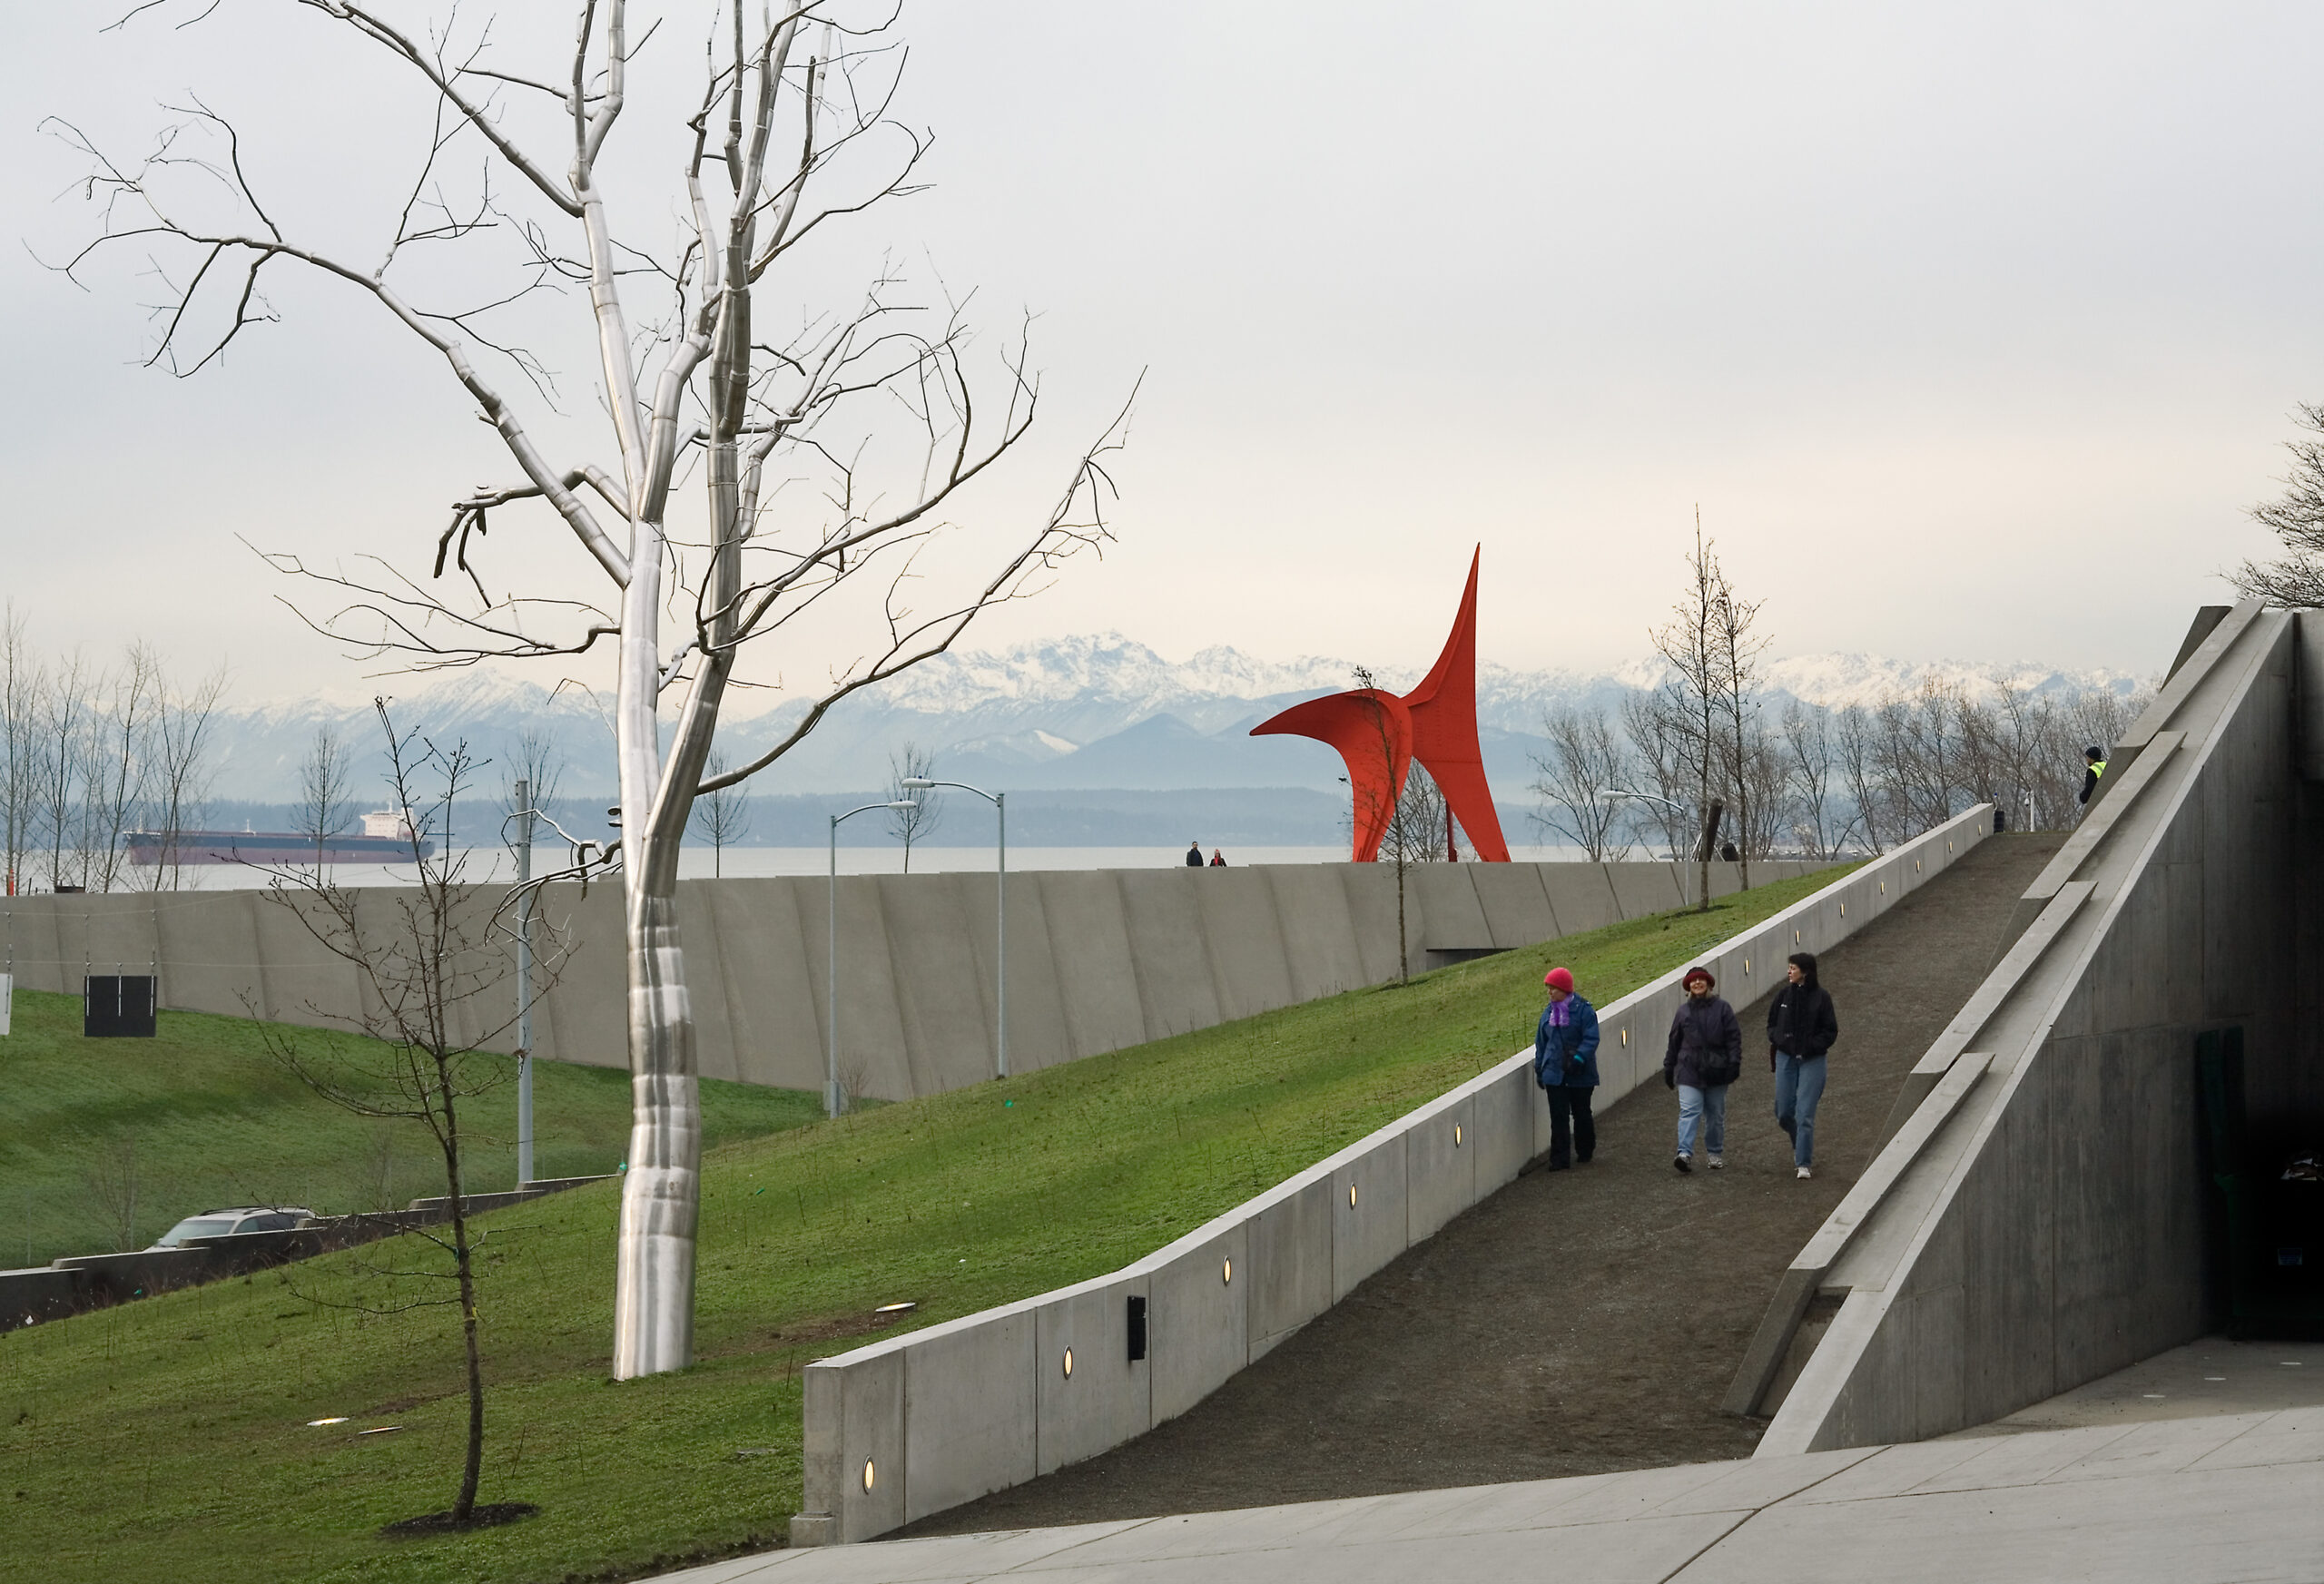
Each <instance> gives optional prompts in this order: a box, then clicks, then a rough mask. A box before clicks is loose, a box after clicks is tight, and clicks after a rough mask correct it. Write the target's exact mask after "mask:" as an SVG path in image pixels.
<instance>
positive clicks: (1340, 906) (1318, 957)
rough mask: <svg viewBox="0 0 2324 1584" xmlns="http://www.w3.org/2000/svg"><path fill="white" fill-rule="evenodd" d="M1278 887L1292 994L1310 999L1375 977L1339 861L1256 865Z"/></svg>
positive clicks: (1278, 916) (1278, 908) (1277, 910)
mask: <svg viewBox="0 0 2324 1584" xmlns="http://www.w3.org/2000/svg"><path fill="white" fill-rule="evenodd" d="M1257 872H1258V873H1260V874H1264V875H1265V876H1266V880H1267V884H1268V886H1269V887H1270V888H1271V889H1272V890H1273V891H1274V893H1275V898H1274V900H1275V918H1276V919H1277V920H1280V921H1281V922H1282V925H1283V952H1284V964H1285V969H1287V970H1288V971H1289V973H1290V975H1291V993H1292V996H1293V999H1295V1000H1300V1001H1312V1000H1315V999H1318V998H1320V997H1323V996H1334V995H1337V994H1339V993H1340V992H1341V991H1343V990H1352V989H1357V988H1358V987H1360V986H1362V985H1364V984H1367V983H1369V982H1371V981H1370V980H1369V979H1366V978H1365V977H1364V954H1363V952H1362V951H1361V950H1360V949H1358V948H1357V945H1356V940H1355V916H1354V914H1353V913H1351V912H1350V911H1349V910H1348V900H1347V898H1348V892H1347V887H1346V886H1345V885H1344V884H1343V883H1342V881H1341V878H1340V869H1339V866H1338V865H1335V864H1321V863H1299V864H1292V863H1273V864H1268V865H1266V866H1265V867H1264V868H1262V869H1260V870H1258V871H1257Z"/></svg>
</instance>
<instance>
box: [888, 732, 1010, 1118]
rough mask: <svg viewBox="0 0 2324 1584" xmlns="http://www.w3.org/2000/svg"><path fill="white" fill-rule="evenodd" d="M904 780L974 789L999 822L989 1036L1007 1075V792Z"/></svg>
mask: <svg viewBox="0 0 2324 1584" xmlns="http://www.w3.org/2000/svg"><path fill="white" fill-rule="evenodd" d="M903 784H904V785H906V786H908V787H910V788H911V789H912V790H913V791H914V792H926V791H927V790H928V789H929V788H931V787H938V786H950V787H958V788H959V789H960V791H962V792H974V793H976V794H977V796H979V797H980V798H982V799H984V800H985V802H989V803H990V804H991V805H992V810H993V813H994V815H995V816H996V817H997V818H998V819H999V821H1000V857H999V859H998V860H997V861H996V863H995V867H994V869H993V872H992V880H993V895H994V896H995V897H997V898H998V899H999V901H998V903H997V906H998V907H999V910H1000V945H999V946H998V947H997V948H996V949H995V950H994V954H993V955H994V959H995V969H996V977H997V978H998V979H999V980H1000V985H999V988H998V990H997V992H996V993H995V995H994V998H993V1001H994V1005H995V1007H996V1008H997V1013H998V1016H997V1019H996V1026H995V1028H994V1030H993V1037H992V1051H993V1058H994V1066H995V1068H996V1069H997V1076H998V1077H1004V1078H1005V1077H1008V1076H1009V794H1008V793H1007V792H987V791H985V790H984V788H982V787H980V786H970V784H969V783H968V782H965V781H931V780H930V779H929V778H928V777H927V776H924V775H908V776H906V777H904V781H903Z"/></svg>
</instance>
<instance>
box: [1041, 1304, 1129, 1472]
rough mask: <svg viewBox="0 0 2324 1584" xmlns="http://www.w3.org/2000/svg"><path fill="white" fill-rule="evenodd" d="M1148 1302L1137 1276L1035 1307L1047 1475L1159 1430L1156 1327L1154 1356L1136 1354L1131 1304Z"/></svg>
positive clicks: (1042, 1429) (1043, 1452)
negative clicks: (1131, 1342)
mask: <svg viewBox="0 0 2324 1584" xmlns="http://www.w3.org/2000/svg"><path fill="white" fill-rule="evenodd" d="M1148 1296H1149V1283H1148V1279H1147V1276H1146V1274H1144V1273H1142V1272H1137V1271H1132V1272H1128V1273H1125V1274H1119V1275H1115V1276H1108V1277H1106V1278H1104V1279H1102V1280H1099V1281H1095V1282H1085V1283H1083V1284H1081V1285H1080V1286H1078V1287H1068V1288H1066V1289H1064V1290H1062V1291H1061V1292H1058V1293H1054V1294H1049V1296H1048V1297H1046V1298H1044V1299H1042V1300H1041V1301H1040V1303H1039V1307H1038V1308H1036V1309H1035V1311H1034V1334H1035V1342H1034V1349H1033V1379H1034V1382H1035V1383H1036V1384H1035V1393H1036V1399H1035V1402H1036V1406H1035V1413H1036V1426H1037V1428H1036V1431H1035V1434H1034V1448H1035V1454H1036V1461H1037V1465H1038V1467H1039V1471H1040V1472H1041V1473H1044V1474H1047V1473H1050V1472H1052V1471H1055V1470H1058V1469H1061V1468H1063V1467H1065V1465H1066V1464H1068V1463H1078V1462H1079V1461H1081V1460H1082V1459H1084V1458H1090V1457H1095V1456H1097V1455H1098V1453H1099V1452H1102V1451H1108V1450H1109V1449H1110V1448H1113V1447H1118V1446H1119V1445H1121V1444H1122V1442H1124V1441H1131V1440H1134V1439H1136V1438H1137V1437H1138V1436H1141V1435H1144V1434H1145V1433H1146V1432H1147V1431H1148V1430H1151V1429H1152V1428H1153V1427H1154V1372H1153V1366H1152V1363H1151V1362H1150V1360H1151V1356H1152V1327H1151V1325H1150V1324H1149V1325H1148V1327H1147V1356H1146V1357H1143V1358H1137V1359H1133V1358H1131V1357H1130V1356H1129V1340H1130V1334H1129V1302H1130V1300H1131V1299H1132V1298H1137V1299H1138V1300H1139V1301H1141V1303H1143V1302H1144V1301H1145V1300H1147V1298H1148ZM1149 1320H1150V1311H1149Z"/></svg>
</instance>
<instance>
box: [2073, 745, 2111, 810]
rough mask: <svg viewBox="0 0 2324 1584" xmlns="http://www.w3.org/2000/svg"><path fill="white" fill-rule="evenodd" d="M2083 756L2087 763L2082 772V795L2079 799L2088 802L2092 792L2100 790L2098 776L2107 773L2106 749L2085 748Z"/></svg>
mask: <svg viewBox="0 0 2324 1584" xmlns="http://www.w3.org/2000/svg"><path fill="white" fill-rule="evenodd" d="M2082 756H2083V760H2084V761H2086V762H2087V764H2086V767H2085V768H2084V769H2083V772H2082V797H2081V798H2080V800H2079V801H2080V802H2084V803H2087V802H2090V794H2091V793H2092V792H2096V791H2097V790H2098V778H2099V777H2100V776H2102V775H2104V774H2105V773H2106V750H2104V749H2103V748H2085V749H2083V751H2082Z"/></svg>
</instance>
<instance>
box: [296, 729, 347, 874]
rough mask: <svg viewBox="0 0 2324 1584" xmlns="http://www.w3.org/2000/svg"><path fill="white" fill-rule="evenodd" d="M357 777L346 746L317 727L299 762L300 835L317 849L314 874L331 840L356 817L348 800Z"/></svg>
mask: <svg viewBox="0 0 2324 1584" xmlns="http://www.w3.org/2000/svg"><path fill="white" fill-rule="evenodd" d="M353 775H354V769H353V767H352V766H351V765H350V763H349V762H348V757H347V746H346V744H345V743H341V742H340V740H339V733H337V732H335V731H333V730H332V729H331V728H330V727H329V726H317V727H316V728H315V735H314V739H313V741H311V742H310V743H308V744H307V756H306V758H304V759H302V760H300V762H299V834H300V836H303V837H304V838H306V840H307V841H308V843H309V844H310V845H311V846H312V847H313V848H314V850H315V873H316V874H317V875H319V876H320V874H321V873H322V871H323V854H324V851H325V849H327V848H328V847H329V846H330V839H331V838H332V837H334V836H337V835H339V834H340V833H341V832H343V831H345V830H346V829H347V824H348V822H349V821H350V820H352V819H353V818H354V817H355V805H354V804H353V803H351V802H349V801H348V797H347V794H348V792H350V790H351V782H352V778H353Z"/></svg>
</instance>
